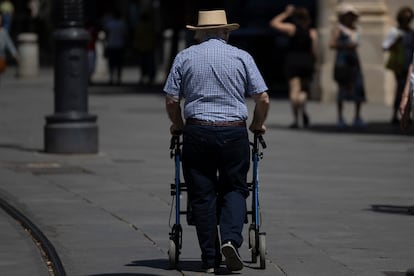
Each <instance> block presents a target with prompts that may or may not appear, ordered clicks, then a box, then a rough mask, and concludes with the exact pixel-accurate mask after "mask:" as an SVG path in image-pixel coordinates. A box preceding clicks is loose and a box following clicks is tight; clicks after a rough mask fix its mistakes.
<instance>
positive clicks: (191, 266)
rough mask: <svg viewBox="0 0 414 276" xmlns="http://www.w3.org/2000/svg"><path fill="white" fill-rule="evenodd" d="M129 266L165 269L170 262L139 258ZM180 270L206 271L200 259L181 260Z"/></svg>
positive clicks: (223, 271)
mask: <svg viewBox="0 0 414 276" xmlns="http://www.w3.org/2000/svg"><path fill="white" fill-rule="evenodd" d="M127 266H143V267H150V268H155V269H163V270H170V269H169V263H168V260H167V259H155V260H137V261H132V262H131V263H129V264H127ZM177 270H178V271H192V272H200V273H201V272H204V269H202V266H201V261H200V260H188V259H187V260H180V261H179V263H178V265H177ZM237 274H238V273H237V272H236V273H235V272H230V271H229V270H228V269H227V268H225V267H220V268H218V269H217V270H216V272H215V275H237ZM90 276H98V275H90Z"/></svg>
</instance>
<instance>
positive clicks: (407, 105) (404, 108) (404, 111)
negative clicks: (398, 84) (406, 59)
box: [400, 64, 414, 129]
mask: <svg viewBox="0 0 414 276" xmlns="http://www.w3.org/2000/svg"><path fill="white" fill-rule="evenodd" d="M412 77H414V72H413V65H412V64H411V65H410V67H409V69H408V74H407V80H406V81H405V87H404V91H403V94H402V96H401V102H400V113H401V122H400V126H401V128H402V129H406V128H407V127H408V125H409V122H410V113H411V98H412V95H410V93H412V91H411V89H410V87H411V85H410V84H411V78H412Z"/></svg>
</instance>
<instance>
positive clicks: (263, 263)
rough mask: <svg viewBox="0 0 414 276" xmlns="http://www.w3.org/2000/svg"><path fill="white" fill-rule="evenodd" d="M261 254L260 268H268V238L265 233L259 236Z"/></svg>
mask: <svg viewBox="0 0 414 276" xmlns="http://www.w3.org/2000/svg"><path fill="white" fill-rule="evenodd" d="M259 254H260V268H261V269H265V268H266V236H265V233H260V234H259Z"/></svg>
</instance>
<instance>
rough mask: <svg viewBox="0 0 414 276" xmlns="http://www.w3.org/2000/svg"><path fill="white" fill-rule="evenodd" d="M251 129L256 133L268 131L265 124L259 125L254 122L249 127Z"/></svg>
mask: <svg viewBox="0 0 414 276" xmlns="http://www.w3.org/2000/svg"><path fill="white" fill-rule="evenodd" d="M249 129H250V131H251V132H253V133H256V134H261V135H263V134H265V132H266V126H265V125H257V124H254V123H252V124H251V125H250V127H249Z"/></svg>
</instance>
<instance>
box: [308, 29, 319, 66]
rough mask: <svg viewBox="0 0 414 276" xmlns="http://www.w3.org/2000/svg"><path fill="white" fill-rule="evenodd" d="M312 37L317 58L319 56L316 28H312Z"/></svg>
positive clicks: (314, 54)
mask: <svg viewBox="0 0 414 276" xmlns="http://www.w3.org/2000/svg"><path fill="white" fill-rule="evenodd" d="M309 33H310V37H311V39H312V54H313V57H314V58H315V60H316V59H317V58H318V43H319V41H318V33H317V32H316V30H315V29H310V32H309Z"/></svg>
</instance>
